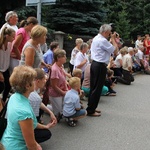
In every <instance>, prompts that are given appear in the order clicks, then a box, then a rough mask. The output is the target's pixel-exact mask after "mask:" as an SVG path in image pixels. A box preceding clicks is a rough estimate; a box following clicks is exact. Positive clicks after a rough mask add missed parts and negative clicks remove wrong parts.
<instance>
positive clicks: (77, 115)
mask: <svg viewBox="0 0 150 150" xmlns="http://www.w3.org/2000/svg"><path fill="white" fill-rule="evenodd" d="M85 114H86V110H85V109H80V110H76V113H75V114H74V115H72V116H69V118H76V117H80V116H84V115H85Z"/></svg>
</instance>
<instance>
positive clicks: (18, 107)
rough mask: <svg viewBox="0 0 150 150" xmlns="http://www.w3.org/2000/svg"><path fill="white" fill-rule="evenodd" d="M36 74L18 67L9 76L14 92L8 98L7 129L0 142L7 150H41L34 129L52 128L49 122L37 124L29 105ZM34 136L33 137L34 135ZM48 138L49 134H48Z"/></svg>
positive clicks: (39, 135)
mask: <svg viewBox="0 0 150 150" xmlns="http://www.w3.org/2000/svg"><path fill="white" fill-rule="evenodd" d="M35 77H36V72H35V70H34V69H33V68H31V67H28V66H18V67H15V68H14V70H13V73H12V75H11V76H10V84H11V85H12V87H13V88H14V89H15V90H16V92H15V93H14V94H13V95H12V96H11V97H10V99H9V102H8V106H7V127H6V130H5V131H4V134H3V136H2V139H1V142H2V144H3V145H4V146H5V148H6V149H7V150H12V149H13V150H18V149H20V150H27V149H30V150H35V149H36V150H42V148H41V146H40V145H39V144H38V143H37V142H36V141H38V139H37V138H39V139H40V138H41V136H43V135H42V134H38V136H37V135H36V134H35V133H34V129H35V128H36V129H41V130H47V132H49V130H48V129H49V128H50V127H52V126H54V125H55V123H54V122H51V123H48V124H47V125H42V124H39V123H37V120H36V116H35V115H34V112H33V109H32V108H31V105H30V103H29V100H28V97H29V94H30V93H31V92H32V91H33V90H34V79H35ZM34 134H35V135H34ZM49 136H51V134H50V133H49Z"/></svg>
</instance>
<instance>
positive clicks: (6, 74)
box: [2, 70, 11, 102]
mask: <svg viewBox="0 0 150 150" xmlns="http://www.w3.org/2000/svg"><path fill="white" fill-rule="evenodd" d="M3 76H4V85H5V88H4V91H3V98H2V99H3V101H4V102H5V101H6V99H7V97H8V94H9V92H10V89H11V86H10V83H9V77H10V74H9V71H8V70H6V71H5V72H3Z"/></svg>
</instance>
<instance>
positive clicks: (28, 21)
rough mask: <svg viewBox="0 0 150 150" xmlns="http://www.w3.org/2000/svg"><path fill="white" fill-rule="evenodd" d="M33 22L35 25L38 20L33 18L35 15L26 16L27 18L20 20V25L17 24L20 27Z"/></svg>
mask: <svg viewBox="0 0 150 150" xmlns="http://www.w3.org/2000/svg"><path fill="white" fill-rule="evenodd" d="M31 23H32V24H33V25H36V24H38V20H37V19H36V18H35V17H28V18H27V20H22V21H21V22H20V25H19V27H20V28H21V27H25V26H27V25H29V24H31Z"/></svg>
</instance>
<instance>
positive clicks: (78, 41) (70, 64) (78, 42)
mask: <svg viewBox="0 0 150 150" xmlns="http://www.w3.org/2000/svg"><path fill="white" fill-rule="evenodd" d="M75 43H76V46H75V47H74V49H73V50H72V52H71V59H70V63H69V69H70V72H71V75H72V71H73V68H74V60H75V58H76V55H77V53H78V52H79V51H80V46H81V44H82V43H83V40H82V39H81V38H77V39H76V41H75Z"/></svg>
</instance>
